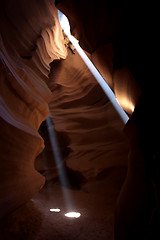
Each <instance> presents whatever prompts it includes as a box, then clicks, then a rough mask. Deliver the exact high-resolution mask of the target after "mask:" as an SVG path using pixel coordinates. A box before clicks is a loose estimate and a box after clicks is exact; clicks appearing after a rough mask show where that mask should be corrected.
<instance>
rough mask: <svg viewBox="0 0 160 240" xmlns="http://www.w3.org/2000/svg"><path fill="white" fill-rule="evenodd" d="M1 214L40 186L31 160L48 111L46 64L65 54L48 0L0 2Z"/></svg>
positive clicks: (38, 149) (40, 143)
mask: <svg viewBox="0 0 160 240" xmlns="http://www.w3.org/2000/svg"><path fill="white" fill-rule="evenodd" d="M0 28H1V33H0V70H1V73H0V127H1V131H0V151H1V161H0V169H1V176H0V180H1V183H0V205H1V209H2V211H1V214H0V217H3V216H5V215H6V214H8V213H9V212H10V211H12V210H14V209H15V208H16V207H18V206H19V205H21V204H22V203H24V202H25V201H26V200H28V199H29V198H30V197H31V196H32V195H34V194H35V193H36V192H37V191H38V190H39V189H40V188H41V187H42V185H43V184H44V178H43V177H42V176H41V175H40V174H38V173H37V172H36V170H35V169H34V160H35V158H36V156H37V155H38V154H39V153H40V152H41V151H42V149H43V147H44V143H43V139H42V138H41V137H40V135H39V134H38V133H37V131H38V129H39V126H40V124H41V122H42V121H43V120H45V119H46V118H47V115H48V102H49V99H50V97H51V92H50V90H49V89H48V87H47V85H46V84H45V81H46V79H47V78H48V73H49V70H50V67H49V63H50V62H52V61H53V60H54V59H60V58H65V57H66V54H67V52H66V49H65V47H64V40H63V34H62V31H61V28H60V25H59V22H58V18H57V10H56V8H55V7H54V4H51V2H50V1H41V2H40V3H39V1H32V3H31V2H28V1H16V3H15V2H14V1H7V2H6V1H2V2H1V9H0Z"/></svg>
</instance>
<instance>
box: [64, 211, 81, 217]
mask: <svg viewBox="0 0 160 240" xmlns="http://www.w3.org/2000/svg"><path fill="white" fill-rule="evenodd" d="M64 216H65V217H69V218H79V217H80V216H81V214H80V213H78V212H68V213H66V214H64Z"/></svg>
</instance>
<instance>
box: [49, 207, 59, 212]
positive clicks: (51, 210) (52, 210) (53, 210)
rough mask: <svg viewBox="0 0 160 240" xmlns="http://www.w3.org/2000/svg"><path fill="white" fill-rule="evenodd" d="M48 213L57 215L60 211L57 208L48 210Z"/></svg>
mask: <svg viewBox="0 0 160 240" xmlns="http://www.w3.org/2000/svg"><path fill="white" fill-rule="evenodd" d="M49 211H50V212H56V213H59V212H60V211H61V209H59V208H50V210H49Z"/></svg>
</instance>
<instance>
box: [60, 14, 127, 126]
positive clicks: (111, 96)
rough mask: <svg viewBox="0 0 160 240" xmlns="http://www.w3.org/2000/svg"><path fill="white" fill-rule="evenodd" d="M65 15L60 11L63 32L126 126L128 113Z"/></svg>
mask: <svg viewBox="0 0 160 240" xmlns="http://www.w3.org/2000/svg"><path fill="white" fill-rule="evenodd" d="M63 15H64V14H63V13H61V12H60V11H59V10H58V16H60V17H59V21H60V24H61V27H62V29H63V31H64V32H65V34H66V35H67V37H68V38H69V40H70V41H71V43H72V44H73V46H74V47H75V49H76V50H77V52H78V54H79V55H80V56H81V58H82V59H83V61H84V62H85V64H86V65H87V67H88V68H89V70H90V71H91V73H92V74H93V76H94V77H95V79H96V80H97V82H98V83H99V85H100V86H101V88H102V89H103V91H104V92H105V94H106V95H107V97H108V99H109V100H110V102H111V103H112V105H113V107H114V108H115V109H116V111H117V113H118V114H119V116H120V117H121V119H122V121H123V122H124V124H126V123H127V121H128V120H129V117H128V115H127V114H126V112H125V111H124V110H123V108H122V107H121V106H120V104H119V103H118V101H117V99H116V97H115V95H114V93H113V91H112V90H111V88H110V87H109V86H108V84H107V83H106V81H105V80H104V78H103V77H102V76H101V74H100V73H99V71H98V70H97V69H96V67H95V66H94V65H93V63H92V62H91V61H90V59H89V58H88V57H87V55H86V54H85V52H84V51H83V49H82V48H81V47H80V45H79V43H78V40H77V39H76V38H74V37H73V36H72V35H71V33H70V26H69V21H68V19H67V17H66V16H65V15H64V17H63ZM62 19H63V21H62Z"/></svg>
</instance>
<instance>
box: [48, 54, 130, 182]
mask: <svg viewBox="0 0 160 240" xmlns="http://www.w3.org/2000/svg"><path fill="white" fill-rule="evenodd" d="M52 68H53V72H52V73H51V75H50V79H49V81H48V86H49V88H50V89H51V91H52V93H53V97H52V100H51V101H50V104H49V107H50V112H51V115H52V119H53V122H54V125H55V128H56V130H57V132H60V133H61V134H62V133H63V135H64V136H66V138H67V139H68V143H67V145H66V147H67V148H68V150H69V151H68V155H67V156H66V157H65V162H66V164H67V166H68V167H69V168H70V169H72V170H74V171H79V172H81V173H82V174H83V176H84V177H85V178H86V179H89V178H94V177H96V176H97V175H98V174H99V173H100V172H101V171H103V170H104V169H106V168H109V167H115V166H116V167H117V166H120V165H126V164H127V151H128V145H127V142H126V139H125V137H124V134H123V127H124V126H123V123H122V122H121V120H120V118H119V116H118V115H117V113H116V112H115V110H114V109H113V107H112V105H111V103H110V102H109V100H108V98H107V97H106V96H105V94H104V93H103V91H102V90H101V88H100V87H99V85H98V83H97V81H96V80H95V79H94V77H93V76H92V74H91V72H90V71H89V69H88V68H87V67H86V65H85V64H84V62H83V61H82V60H81V58H80V56H79V55H78V53H76V54H72V53H71V52H70V51H69V54H68V57H67V59H66V60H63V61H61V62H53V65H52ZM108 75H111V73H110V72H109V73H108Z"/></svg>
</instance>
